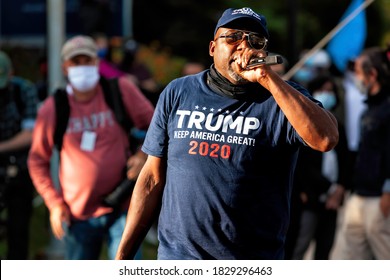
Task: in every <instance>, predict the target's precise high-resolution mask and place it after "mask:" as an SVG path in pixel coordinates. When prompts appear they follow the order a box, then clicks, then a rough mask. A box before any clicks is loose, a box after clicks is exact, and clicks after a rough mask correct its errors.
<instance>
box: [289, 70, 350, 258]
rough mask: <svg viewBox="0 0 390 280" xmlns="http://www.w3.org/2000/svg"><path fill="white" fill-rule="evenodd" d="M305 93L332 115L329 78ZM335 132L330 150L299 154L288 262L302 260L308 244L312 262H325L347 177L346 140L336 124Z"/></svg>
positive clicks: (333, 90)
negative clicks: (296, 201) (336, 139)
mask: <svg viewBox="0 0 390 280" xmlns="http://www.w3.org/2000/svg"><path fill="white" fill-rule="evenodd" d="M307 89H308V90H309V92H311V93H312V95H313V97H314V98H315V99H316V100H318V101H320V102H321V103H322V106H323V107H324V108H325V109H326V110H329V111H331V112H333V111H334V110H335V109H336V107H337V106H338V103H339V97H338V87H337V85H336V83H335V81H334V79H333V77H332V76H330V75H328V74H321V75H319V76H317V77H316V78H314V79H313V80H312V81H310V82H309V83H308V86H307ZM338 128H339V143H338V144H337V145H336V147H335V148H334V149H333V150H331V151H329V152H325V153H322V152H318V151H315V150H313V149H311V148H308V147H304V148H302V149H301V152H300V154H299V157H298V163H297V169H296V176H295V183H294V187H295V188H296V189H297V191H298V192H299V199H300V201H299V204H300V207H299V209H301V212H300V219H298V223H299V224H298V225H297V226H298V236H297V238H296V240H295V246H294V249H293V253H292V259H303V258H304V256H305V253H306V251H307V249H308V247H309V245H310V243H311V241H312V240H315V244H316V245H315V249H314V259H322V260H324V259H329V254H330V251H331V249H332V246H333V243H334V238H335V232H336V224H337V214H338V209H339V208H340V207H341V205H342V202H343V197H344V193H345V190H346V188H348V186H349V180H350V177H351V176H350V174H349V170H350V169H349V168H348V166H349V162H348V159H349V155H348V154H349V151H348V146H347V139H346V134H345V130H344V126H343V125H342V122H340V121H339V122H338Z"/></svg>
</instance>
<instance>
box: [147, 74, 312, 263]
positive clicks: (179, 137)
mask: <svg viewBox="0 0 390 280" xmlns="http://www.w3.org/2000/svg"><path fill="white" fill-rule="evenodd" d="M207 71H208V70H207ZM207 71H204V72H201V73H199V74H197V75H192V76H186V77H183V78H179V79H176V80H174V81H172V82H171V83H170V84H169V85H168V86H167V87H166V88H165V89H164V91H163V92H162V93H161V96H160V98H159V101H158V104H157V106H156V110H155V113H154V117H153V120H152V123H151V125H150V127H149V130H148V132H147V135H146V139H145V142H144V145H143V148H142V150H143V151H144V152H145V153H147V154H149V155H153V156H157V157H164V158H166V159H167V163H168V165H167V179H166V185H165V189H164V194H163V202H162V209H161V213H160V217H159V221H158V227H159V230H158V234H159V249H158V258H159V259H281V258H283V245H284V240H285V234H286V231H287V227H288V223H289V199H290V192H291V185H292V184H291V183H292V177H293V172H294V167H295V162H296V157H297V152H298V150H299V147H300V146H301V145H303V144H304V143H303V140H302V139H301V138H300V136H299V135H298V134H297V132H296V131H295V129H294V128H293V127H292V126H291V124H290V123H289V122H288V121H287V119H286V117H285V115H284V114H283V112H282V111H281V110H280V108H279V107H278V105H277V104H276V102H275V100H274V98H273V97H272V95H271V94H270V93H269V92H268V91H266V90H265V89H264V90H263V91H262V92H259V93H258V95H257V96H256V98H244V99H242V98H240V99H235V98H229V97H227V96H224V95H221V94H218V93H215V92H213V91H212V90H211V89H210V88H209V86H208V85H207V83H206V76H207ZM293 86H296V87H297V89H299V90H300V91H302V92H303V94H305V95H307V96H308V97H309V96H310V95H309V94H308V93H307V92H306V91H305V90H304V89H303V88H301V87H299V86H298V85H296V84H293ZM309 98H311V97H309Z"/></svg>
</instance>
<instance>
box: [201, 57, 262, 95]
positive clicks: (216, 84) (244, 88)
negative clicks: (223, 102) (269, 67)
mask: <svg viewBox="0 0 390 280" xmlns="http://www.w3.org/2000/svg"><path fill="white" fill-rule="evenodd" d="M207 84H208V85H209V87H210V88H211V89H212V90H213V91H215V92H216V93H219V94H222V95H224V96H227V97H230V98H236V99H241V98H245V97H247V96H248V95H251V94H252V93H256V92H257V93H258V92H259V91H264V88H263V87H262V86H261V85H259V84H257V83H248V84H246V85H235V84H232V83H231V82H230V81H229V80H228V79H226V78H225V77H224V76H222V75H221V74H220V73H219V72H218V71H217V69H215V66H214V64H212V65H211V66H210V71H209V72H208V73H207Z"/></svg>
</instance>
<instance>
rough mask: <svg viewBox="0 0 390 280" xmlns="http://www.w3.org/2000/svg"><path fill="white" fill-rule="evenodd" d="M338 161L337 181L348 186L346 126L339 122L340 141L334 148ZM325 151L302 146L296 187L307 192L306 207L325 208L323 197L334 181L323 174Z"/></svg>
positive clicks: (296, 173)
mask: <svg viewBox="0 0 390 280" xmlns="http://www.w3.org/2000/svg"><path fill="white" fill-rule="evenodd" d="M334 151H335V152H336V156H337V162H338V178H337V180H336V183H338V184H341V185H343V186H344V187H345V188H348V186H349V184H350V181H349V180H350V174H349V173H348V172H349V169H348V165H349V162H348V160H349V155H348V154H349V150H348V144H347V139H346V134H345V129H344V126H343V125H342V123H341V122H339V143H338V144H337V145H336V147H335V148H334ZM322 159H323V153H322V152H319V151H316V150H313V149H311V148H310V147H304V148H301V150H300V152H299V156H298V162H297V167H296V172H295V181H294V188H296V190H295V191H297V192H299V193H300V192H304V193H306V194H307V198H308V201H307V203H306V204H305V205H304V208H306V209H311V210H319V209H321V208H324V200H323V199H321V197H323V196H325V195H326V193H327V192H328V190H329V188H330V186H331V185H332V182H330V181H329V180H328V179H327V178H326V177H325V176H324V175H323V174H322V164H323V161H322Z"/></svg>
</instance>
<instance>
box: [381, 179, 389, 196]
mask: <svg viewBox="0 0 390 280" xmlns="http://www.w3.org/2000/svg"><path fill="white" fill-rule="evenodd" d="M382 192H386V193H390V179H386V180H385V183H384V184H383V188H382Z"/></svg>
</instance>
